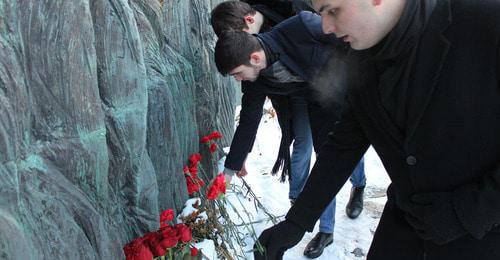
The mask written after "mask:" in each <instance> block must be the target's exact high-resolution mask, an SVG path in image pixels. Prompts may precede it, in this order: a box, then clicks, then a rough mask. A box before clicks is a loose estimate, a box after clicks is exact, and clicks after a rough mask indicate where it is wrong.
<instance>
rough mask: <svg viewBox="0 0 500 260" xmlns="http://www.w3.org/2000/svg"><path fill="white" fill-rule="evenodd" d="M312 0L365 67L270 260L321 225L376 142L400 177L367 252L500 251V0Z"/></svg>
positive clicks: (267, 241) (387, 255)
mask: <svg viewBox="0 0 500 260" xmlns="http://www.w3.org/2000/svg"><path fill="white" fill-rule="evenodd" d="M313 2H314V3H313V4H314V7H315V9H316V10H317V11H318V12H319V13H320V14H321V15H322V22H323V30H324V31H325V32H327V33H328V32H333V33H335V34H336V35H337V37H339V38H341V39H343V40H344V41H345V42H348V43H349V44H350V46H351V48H352V49H354V50H353V51H352V53H351V54H352V59H353V60H354V59H358V60H359V62H358V63H357V66H358V67H357V68H358V69H357V70H356V71H354V72H360V73H359V74H358V75H356V77H354V78H357V81H354V82H352V83H351V84H350V85H349V89H348V93H347V98H346V104H345V106H344V110H343V113H342V118H341V120H340V122H339V123H338V124H337V125H336V127H335V130H334V132H333V134H332V135H331V138H330V139H329V140H328V142H327V144H326V145H325V146H323V148H322V150H321V152H320V155H319V157H318V159H317V161H316V164H315V166H314V167H313V170H312V173H311V176H310V177H309V180H308V182H307V184H306V187H305V188H304V190H303V192H302V193H301V195H300V196H299V198H298V199H297V201H296V203H295V205H294V206H293V207H292V208H291V209H290V211H289V212H288V214H287V216H286V220H285V221H283V222H281V223H279V224H278V225H276V226H274V227H272V228H270V229H268V230H265V231H264V232H263V233H262V234H261V236H260V238H259V240H260V242H261V243H262V244H263V245H264V247H266V249H267V255H266V257H267V259H280V258H281V257H282V256H283V253H284V251H285V250H287V249H288V248H290V247H292V246H294V245H295V244H296V243H298V242H299V241H300V239H301V238H302V236H303V235H304V232H305V231H306V230H309V231H310V230H312V228H313V226H314V223H315V221H316V219H317V218H318V217H319V216H320V214H321V212H322V210H323V209H324V208H325V207H326V206H327V204H328V203H329V200H330V199H331V198H332V197H333V196H335V194H336V193H337V192H338V191H339V190H340V188H341V186H342V184H343V183H344V182H345V180H346V179H347V177H348V176H349V174H350V171H351V170H352V169H353V168H354V166H355V164H356V162H357V160H359V158H360V157H361V155H362V154H363V153H364V152H365V151H366V149H367V148H368V146H369V145H372V146H373V147H374V148H375V150H376V151H377V153H378V155H379V156H380V158H381V160H382V162H383V164H384V166H385V168H386V170H387V172H388V174H389V176H390V178H391V180H392V183H391V185H390V186H389V189H388V192H387V193H388V201H387V203H386V206H385V208H384V212H383V214H382V218H381V220H380V223H379V225H378V228H377V230H376V232H375V235H374V238H373V242H372V245H371V248H370V251H369V252H368V257H367V259H369V260H370V259H384V260H385V259H500V247H499V246H498V245H500V227H499V223H500V135H499V133H500V16H499V14H500V2H499V1H497V0H481V1H478V0H419V1H415V0H405V1H403V0H375V1H374V0H355V1H354V0H316V1H313ZM367 82H369V84H365V83H367ZM313 198H314V199H313ZM256 259H264V257H263V256H261V255H260V254H258V253H256Z"/></svg>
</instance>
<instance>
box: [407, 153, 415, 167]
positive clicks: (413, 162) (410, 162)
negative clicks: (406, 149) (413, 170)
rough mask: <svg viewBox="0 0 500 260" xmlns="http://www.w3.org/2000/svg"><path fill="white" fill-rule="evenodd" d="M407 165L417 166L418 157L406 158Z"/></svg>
mask: <svg viewBox="0 0 500 260" xmlns="http://www.w3.org/2000/svg"><path fill="white" fill-rule="evenodd" d="M406 163H407V164H408V165H410V166H413V165H415V164H417V157H415V156H413V155H410V156H408V157H406Z"/></svg>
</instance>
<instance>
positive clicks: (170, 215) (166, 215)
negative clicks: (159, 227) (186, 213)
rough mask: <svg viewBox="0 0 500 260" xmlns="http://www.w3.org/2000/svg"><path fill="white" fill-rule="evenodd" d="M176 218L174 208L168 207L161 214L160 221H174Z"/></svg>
mask: <svg viewBox="0 0 500 260" xmlns="http://www.w3.org/2000/svg"><path fill="white" fill-rule="evenodd" d="M173 219H174V210H173V209H167V210H164V211H163V212H162V213H161V214H160V223H161V222H165V221H172V220H173Z"/></svg>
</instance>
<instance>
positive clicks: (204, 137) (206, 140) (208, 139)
mask: <svg viewBox="0 0 500 260" xmlns="http://www.w3.org/2000/svg"><path fill="white" fill-rule="evenodd" d="M208 142H210V137H208V136H203V137H202V138H201V143H202V144H206V143H208Z"/></svg>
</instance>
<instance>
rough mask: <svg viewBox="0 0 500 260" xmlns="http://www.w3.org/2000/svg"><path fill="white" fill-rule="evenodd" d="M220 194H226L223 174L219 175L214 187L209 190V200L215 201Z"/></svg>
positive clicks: (213, 183)
mask: <svg viewBox="0 0 500 260" xmlns="http://www.w3.org/2000/svg"><path fill="white" fill-rule="evenodd" d="M220 193H226V179H225V178H224V174H222V173H219V175H217V177H215V179H214V180H213V182H212V186H210V188H209V189H208V192H207V198H208V199H209V200H215V199H217V197H218V196H219V194H220Z"/></svg>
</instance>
